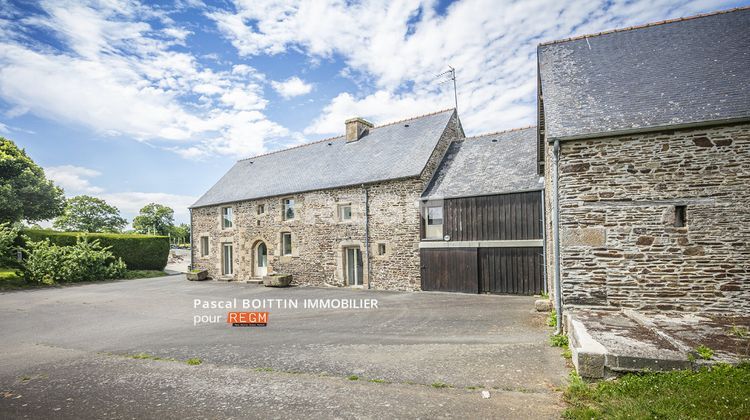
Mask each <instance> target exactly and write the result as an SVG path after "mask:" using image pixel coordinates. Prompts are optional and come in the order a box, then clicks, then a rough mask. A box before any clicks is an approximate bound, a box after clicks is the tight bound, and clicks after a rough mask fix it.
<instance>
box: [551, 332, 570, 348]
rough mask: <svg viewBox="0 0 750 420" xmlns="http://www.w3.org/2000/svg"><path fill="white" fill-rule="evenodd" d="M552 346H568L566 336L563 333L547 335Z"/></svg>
mask: <svg viewBox="0 0 750 420" xmlns="http://www.w3.org/2000/svg"><path fill="white" fill-rule="evenodd" d="M549 342H550V344H551V345H552V347H568V336H567V335H565V334H553V335H551V336H549Z"/></svg>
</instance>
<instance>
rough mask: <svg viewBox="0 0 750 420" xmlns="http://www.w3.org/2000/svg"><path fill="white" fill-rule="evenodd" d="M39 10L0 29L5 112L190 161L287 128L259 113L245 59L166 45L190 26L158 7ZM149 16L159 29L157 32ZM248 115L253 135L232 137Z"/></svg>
mask: <svg viewBox="0 0 750 420" xmlns="http://www.w3.org/2000/svg"><path fill="white" fill-rule="evenodd" d="M40 6H41V7H42V8H43V9H44V11H45V12H46V14H43V15H41V14H40V15H36V16H32V17H26V18H24V19H19V20H18V21H17V22H10V21H8V22H4V25H6V26H9V27H10V28H3V29H15V30H3V31H0V99H2V100H4V101H5V102H6V103H7V104H8V107H9V109H7V110H6V115H7V116H9V117H15V116H18V115H21V114H24V113H32V114H34V115H37V116H40V117H43V118H48V119H53V120H57V121H60V122H63V123H73V124H77V125H80V126H84V127H88V128H90V129H92V130H94V131H96V132H98V133H100V134H103V135H123V136H128V137H131V138H134V139H136V140H141V141H150V142H156V144H157V145H162V146H163V147H165V148H167V149H169V150H174V151H176V152H179V153H180V154H181V155H183V156H192V157H196V156H197V155H196V154H195V153H193V152H191V150H197V149H200V150H201V151H202V155H206V154H207V153H208V154H225V155H233V156H243V155H238V153H244V152H245V151H247V150H255V151H261V152H262V151H265V150H266V146H265V144H266V142H268V141H275V140H278V139H275V138H274V136H277V135H279V134H285V133H286V132H287V130H286V129H284V128H283V127H280V126H279V125H278V124H277V123H274V122H272V121H271V120H269V119H268V118H267V117H266V115H265V114H264V113H263V110H264V109H265V107H266V105H267V100H266V99H265V98H263V89H262V83H263V81H264V76H263V75H261V74H259V73H258V72H257V71H256V70H255V69H254V68H253V67H251V66H248V65H237V66H234V68H233V69H232V70H231V71H223V70H222V71H214V70H212V69H210V68H206V67H204V66H202V65H201V64H200V63H199V60H198V59H197V58H195V57H194V56H193V55H191V54H190V53H188V52H179V51H175V50H174V49H173V48H172V47H174V46H176V45H180V44H183V43H184V42H185V41H186V39H187V37H188V36H189V35H190V33H191V32H190V31H188V30H186V29H184V28H181V27H179V26H177V25H175V24H174V22H173V21H172V20H171V19H170V18H169V17H167V16H164V15H162V14H161V12H159V11H156V10H155V9H150V8H148V7H146V6H142V5H140V4H138V3H137V2H94V1H92V2H72V3H69V4H68V3H61V2H43V3H41V5H40ZM151 20H158V21H159V22H160V24H161V25H166V27H165V28H163V29H159V30H156V29H154V27H153V26H152V24H151V23H149V22H150V21H151ZM28 27H39V28H43V29H45V30H47V31H48V32H49V33H50V34H52V35H53V36H54V37H55V38H56V39H57V41H59V42H60V43H62V44H63V45H64V48H60V49H53V48H51V47H50V46H49V45H44V44H40V43H39V42H38V41H35V40H31V39H25V38H23V34H24V32H25V31H24V28H28ZM19 34H20V35H19ZM248 111H254V112H255V113H254V114H253V118H252V123H253V127H254V130H255V131H254V132H253V136H251V137H248V138H246V139H237V138H236V137H231V135H232V133H238V132H241V131H245V130H247V128H246V127H244V126H242V125H244V124H246V123H247V122H248V118H247V112H248ZM264 129H267V130H268V131H262V130H264ZM170 143H171V144H170ZM183 149H185V150H188V152H184V153H182V152H181V151H182V150H183Z"/></svg>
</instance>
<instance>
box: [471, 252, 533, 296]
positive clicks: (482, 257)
mask: <svg viewBox="0 0 750 420" xmlns="http://www.w3.org/2000/svg"><path fill="white" fill-rule="evenodd" d="M543 264H544V258H543V256H542V248H539V247H528V248H479V275H480V285H481V288H482V292H484V293H501V294H511V295H533V294H538V293H541V292H542V290H544V265H543Z"/></svg>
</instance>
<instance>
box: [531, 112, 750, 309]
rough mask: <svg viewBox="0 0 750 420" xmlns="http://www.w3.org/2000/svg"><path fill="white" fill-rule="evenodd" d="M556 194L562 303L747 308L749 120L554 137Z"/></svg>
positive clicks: (749, 281) (550, 267) (749, 286)
mask: <svg viewBox="0 0 750 420" xmlns="http://www.w3.org/2000/svg"><path fill="white" fill-rule="evenodd" d="M551 155H552V148H551V146H550V145H547V151H546V164H545V172H546V180H547V184H546V185H547V190H546V191H547V194H546V196H547V209H548V211H549V210H551V208H550V207H549V205H550V202H551V194H552V190H551V185H550V183H549V181H550V179H551V170H552V165H551V158H550V157H551ZM559 200H560V238H561V264H562V265H561V268H562V288H563V293H562V295H563V302H564V304H565V305H573V306H575V305H603V306H611V307H625V308H637V309H641V310H675V311H694V312H697V311H705V312H714V313H735V314H747V313H749V312H750V125H749V124H737V125H724V126H714V127H709V128H693V129H682V130H674V131H664V132H654V133H650V134H645V133H644V134H637V135H636V134H634V135H626V136H619V137H604V138H596V139H590V140H569V141H563V142H561V154H560V165H559ZM683 206H684V219H685V223H684V226H680V225H681V223H680V221H679V220H676V219H680V218H681V217H682V216H683V214H681V212H682V211H683V210H682V208H680V207H683ZM548 214H551V213H548ZM547 221H548V223H547V229H548V230H547V232H548V234H547V238H548V249H549V250H550V252H548V258H547V262H548V270H549V271H548V272H550V273H552V272H553V271H552V270H553V265H552V262H553V261H552V256H551V254H552V235H551V230H550V229H549V228H550V226H551V225H550V222H551V217H548V218H547ZM550 277H552V276H550Z"/></svg>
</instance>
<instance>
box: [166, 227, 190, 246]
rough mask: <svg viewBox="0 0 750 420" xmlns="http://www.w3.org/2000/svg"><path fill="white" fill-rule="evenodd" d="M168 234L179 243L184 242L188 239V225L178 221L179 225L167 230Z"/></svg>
mask: <svg viewBox="0 0 750 420" xmlns="http://www.w3.org/2000/svg"><path fill="white" fill-rule="evenodd" d="M169 234H170V236H172V238H174V240H175V241H176V242H177V243H179V244H184V243H187V242H189V241H190V225H187V224H185V223H180V225H179V226H174V227H172V229H171V230H170V231H169Z"/></svg>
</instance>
